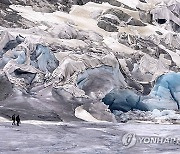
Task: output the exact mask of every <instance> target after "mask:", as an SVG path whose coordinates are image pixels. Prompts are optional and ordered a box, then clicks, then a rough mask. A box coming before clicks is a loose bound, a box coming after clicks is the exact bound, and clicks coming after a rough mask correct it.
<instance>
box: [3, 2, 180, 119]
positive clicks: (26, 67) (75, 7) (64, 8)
mask: <svg viewBox="0 0 180 154" xmlns="http://www.w3.org/2000/svg"><path fill="white" fill-rule="evenodd" d="M0 6H1V7H0V24H1V25H0V26H1V27H0V78H1V81H0V90H1V94H0V105H1V108H0V114H1V116H4V117H8V116H10V115H11V114H12V113H14V112H15V113H19V114H20V115H21V116H22V118H24V119H43V120H58V121H72V120H73V121H74V120H79V119H83V120H87V121H99V120H100V121H116V119H115V116H114V114H112V112H114V111H115V110H119V111H125V112H126V111H130V110H133V109H138V110H143V111H153V110H154V109H159V110H163V109H170V110H178V109H179V103H180V95H179V87H180V85H179V82H180V74H179V73H178V72H179V68H180V62H179V59H180V58H179V56H180V44H179V41H180V34H179V32H180V16H179V14H180V1H179V0H171V1H167V0H164V1H158V0H156V1H155V0H144V1H142V0H141V1H139V0H134V1H133V2H132V1H127V0H126V1H125V0H110V1H102V0H92V1H90V0H76V1H71V0H62V1H61V0H53V1H49V0H43V1H34V0H24V1H14V0H11V1H10V0H9V1H1V2H0ZM109 109H110V110H109Z"/></svg>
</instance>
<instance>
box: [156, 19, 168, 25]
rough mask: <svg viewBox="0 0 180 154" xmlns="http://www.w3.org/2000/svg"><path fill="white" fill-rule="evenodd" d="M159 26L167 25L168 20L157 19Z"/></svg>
mask: <svg viewBox="0 0 180 154" xmlns="http://www.w3.org/2000/svg"><path fill="white" fill-rule="evenodd" d="M156 21H157V23H158V24H165V23H166V21H167V20H166V19H157V20H156Z"/></svg>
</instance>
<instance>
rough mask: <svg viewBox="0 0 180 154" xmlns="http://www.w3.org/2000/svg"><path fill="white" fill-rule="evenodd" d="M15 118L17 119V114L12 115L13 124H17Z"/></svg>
mask: <svg viewBox="0 0 180 154" xmlns="http://www.w3.org/2000/svg"><path fill="white" fill-rule="evenodd" d="M15 120H16V118H15V114H14V115H13V116H12V121H13V123H12V125H15Z"/></svg>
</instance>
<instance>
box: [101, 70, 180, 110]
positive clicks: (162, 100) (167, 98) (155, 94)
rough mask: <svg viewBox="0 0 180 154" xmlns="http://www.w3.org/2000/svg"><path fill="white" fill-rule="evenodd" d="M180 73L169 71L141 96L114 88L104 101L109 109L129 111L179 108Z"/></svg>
mask: <svg viewBox="0 0 180 154" xmlns="http://www.w3.org/2000/svg"><path fill="white" fill-rule="evenodd" d="M179 83H180V73H175V72H171V73H167V74H164V75H162V76H160V77H158V79H157V80H156V83H155V85H154V87H153V88H152V90H151V92H150V94H149V95H147V96H141V95H138V94H136V93H135V92H133V91H132V90H129V89H113V90H112V91H111V92H110V93H108V94H107V95H106V96H105V97H104V98H103V99H102V101H103V102H104V103H105V104H106V105H109V109H110V110H111V111H113V110H120V111H129V110H133V109H139V110H143V111H146V110H151V111H152V110H154V109H160V110H163V109H172V110H173V109H174V110H177V109H179V102H180V84H179Z"/></svg>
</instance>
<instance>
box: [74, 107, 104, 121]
mask: <svg viewBox="0 0 180 154" xmlns="http://www.w3.org/2000/svg"><path fill="white" fill-rule="evenodd" d="M75 116H76V117H77V118H79V119H82V120H84V121H88V122H105V121H101V120H98V119H96V118H94V117H93V116H92V115H91V114H90V113H89V112H87V111H86V110H84V109H83V108H82V106H79V107H77V108H76V109H75Z"/></svg>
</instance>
